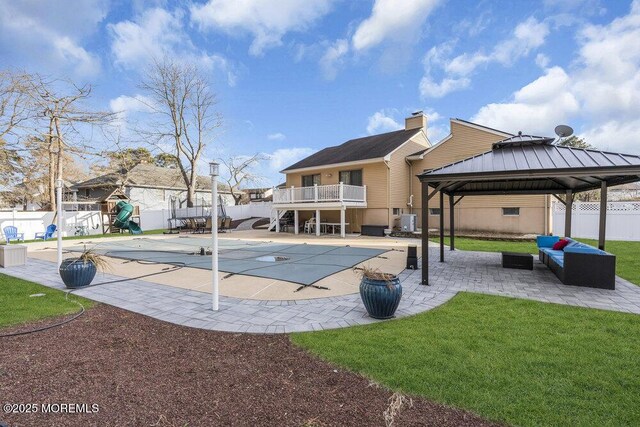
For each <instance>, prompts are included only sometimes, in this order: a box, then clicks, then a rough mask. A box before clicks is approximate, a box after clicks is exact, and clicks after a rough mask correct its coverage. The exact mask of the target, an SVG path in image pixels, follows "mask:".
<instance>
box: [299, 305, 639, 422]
mask: <svg viewBox="0 0 640 427" xmlns="http://www.w3.org/2000/svg"><path fill="white" fill-rule="evenodd" d="M291 339H292V341H293V342H294V343H296V344H298V345H300V346H302V347H304V348H307V349H309V350H310V351H311V352H312V353H315V354H317V355H319V356H320V357H322V358H324V359H326V360H329V361H331V362H334V363H336V364H338V365H341V366H344V367H345V368H347V369H350V370H353V371H356V372H360V373H362V374H363V375H365V376H367V377H369V378H371V379H373V380H375V381H377V382H380V383H382V384H384V385H386V386H388V387H390V388H391V389H394V390H400V391H403V392H406V393H411V394H414V395H421V396H425V397H427V398H429V399H432V400H436V401H439V402H442V403H445V404H448V405H452V406H456V407H460V408H465V409H468V410H471V411H474V412H476V413H478V414H480V415H482V416H484V417H486V418H489V419H492V420H496V421H502V422H506V423H510V424H516V425H526V426H534V425H572V426H573V425H594V426H602V425H616V426H618V425H640V375H638V373H639V372H640V357H639V356H638V355H639V354H640V316H637V315H632V314H624V313H615V312H607V311H601V310H594V309H585V308H579V307H568V306H562V305H556V304H546V303H540V302H534V301H527V300H518V299H511V298H504V297H498V296H489V295H480V294H471V293H461V294H458V295H457V296H456V297H454V298H453V299H452V300H451V301H449V302H448V303H446V304H444V305H443V306H441V307H439V308H436V309H434V310H431V311H429V312H426V313H423V314H420V315H417V316H413V317H409V318H405V319H400V320H396V321H391V322H383V323H377V324H374V325H368V326H361V327H353V328H347V329H337V330H329V331H321V332H310V333H300V334H293V335H291Z"/></svg>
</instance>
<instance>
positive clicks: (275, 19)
mask: <svg viewBox="0 0 640 427" xmlns="http://www.w3.org/2000/svg"><path fill="white" fill-rule="evenodd" d="M331 5H332V0H307V1H299V0H279V1H278V2H277V4H274V3H273V2H269V1H265V0H209V1H208V2H207V3H206V4H202V5H200V4H193V5H192V6H191V7H190V11H191V21H192V22H193V23H195V24H196V25H197V26H198V28H199V29H200V30H220V31H223V32H226V33H228V34H238V33H239V32H244V33H248V34H251V35H252V36H253V42H252V43H251V46H250V48H249V52H250V53H251V54H252V55H261V54H263V53H264V51H265V50H267V49H269V48H272V47H276V46H280V45H281V44H282V37H284V35H285V34H286V33H288V32H290V31H304V30H306V29H307V28H309V27H310V26H312V25H313V24H314V23H315V22H316V21H318V20H319V19H320V18H322V17H323V16H325V15H326V14H327V13H329V11H330V10H331Z"/></svg>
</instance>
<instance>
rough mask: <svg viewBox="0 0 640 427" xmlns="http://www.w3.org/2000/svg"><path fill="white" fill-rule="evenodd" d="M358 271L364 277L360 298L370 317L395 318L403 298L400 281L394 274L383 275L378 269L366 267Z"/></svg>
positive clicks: (361, 283)
mask: <svg viewBox="0 0 640 427" xmlns="http://www.w3.org/2000/svg"><path fill="white" fill-rule="evenodd" d="M356 271H357V272H358V273H359V274H360V276H361V277H362V280H361V281H360V298H362V302H363V303H364V307H365V308H366V309H367V313H369V316H371V317H373V318H374V319H390V318H392V317H394V314H395V312H396V309H397V308H398V304H400V299H401V298H402V285H401V284H400V279H398V277H397V276H395V275H394V274H390V273H383V272H381V271H380V270H378V269H374V268H371V267H366V266H365V267H362V268H358V269H357V270H356Z"/></svg>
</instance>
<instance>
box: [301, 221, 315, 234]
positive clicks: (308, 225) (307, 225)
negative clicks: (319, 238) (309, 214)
mask: <svg viewBox="0 0 640 427" xmlns="http://www.w3.org/2000/svg"><path fill="white" fill-rule="evenodd" d="M315 226H316V219H315V218H311V219H310V220H309V221H305V222H304V232H305V233H313V232H314V229H315Z"/></svg>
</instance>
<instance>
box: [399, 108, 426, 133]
mask: <svg viewBox="0 0 640 427" xmlns="http://www.w3.org/2000/svg"><path fill="white" fill-rule="evenodd" d="M404 128H405V130H409V129H419V128H423V129H424V131H425V132H426V131H427V116H425V115H424V113H423V112H422V110H420V111H416V112H415V113H411V116H410V117H407V118H406V119H404Z"/></svg>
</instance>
